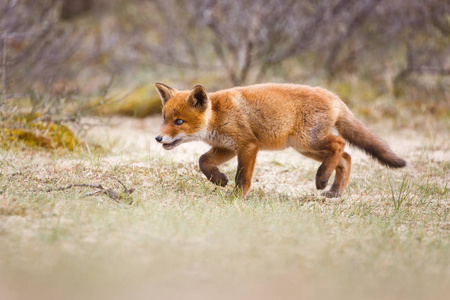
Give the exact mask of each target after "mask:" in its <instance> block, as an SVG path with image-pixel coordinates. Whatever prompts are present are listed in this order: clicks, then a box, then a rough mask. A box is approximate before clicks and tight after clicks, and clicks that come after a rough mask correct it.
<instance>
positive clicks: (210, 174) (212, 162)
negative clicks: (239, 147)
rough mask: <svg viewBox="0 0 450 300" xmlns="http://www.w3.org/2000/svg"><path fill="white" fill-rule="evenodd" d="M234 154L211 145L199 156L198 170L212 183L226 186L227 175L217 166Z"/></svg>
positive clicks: (234, 154)
mask: <svg viewBox="0 0 450 300" xmlns="http://www.w3.org/2000/svg"><path fill="white" fill-rule="evenodd" d="M234 156H236V153H235V152H234V151H231V150H228V149H223V148H216V147H212V148H211V149H210V150H209V151H208V152H206V153H205V154H203V155H202V156H200V159H199V166H200V170H201V171H202V173H203V174H205V176H206V178H208V180H209V181H211V182H212V183H214V184H216V185H219V186H226V185H227V184H228V177H227V175H225V174H223V173H222V172H220V171H219V169H218V168H217V166H219V165H221V164H223V163H225V162H227V161H229V160H230V159H232V158H233V157H234Z"/></svg>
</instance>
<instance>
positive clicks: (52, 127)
mask: <svg viewBox="0 0 450 300" xmlns="http://www.w3.org/2000/svg"><path fill="white" fill-rule="evenodd" d="M37 118H38V115H37V114H35V115H25V116H14V117H12V118H10V119H8V120H7V121H4V122H2V125H1V127H0V146H1V147H2V148H7V149H9V148H11V147H14V146H25V147H27V148H35V147H39V148H46V149H57V148H65V149H68V150H71V151H72V150H73V149H74V147H75V146H77V145H78V144H79V142H78V139H77V138H76V136H75V134H74V133H73V132H72V131H71V130H70V129H69V128H68V127H67V126H65V125H62V124H57V123H53V122H43V121H38V119H37Z"/></svg>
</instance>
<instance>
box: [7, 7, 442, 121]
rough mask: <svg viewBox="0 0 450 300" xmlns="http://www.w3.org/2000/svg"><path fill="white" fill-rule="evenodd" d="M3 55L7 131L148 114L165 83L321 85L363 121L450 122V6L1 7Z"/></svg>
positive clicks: (214, 86)
mask: <svg viewBox="0 0 450 300" xmlns="http://www.w3.org/2000/svg"><path fill="white" fill-rule="evenodd" d="M0 53H1V55H0V74H1V77H0V90H1V95H0V97H1V98H0V99H1V102H0V105H1V108H2V112H1V113H2V115H1V117H2V118H3V119H2V120H3V121H4V120H5V115H7V112H9V113H10V112H11V111H12V112H13V113H16V112H20V111H21V109H24V108H29V107H30V104H31V106H32V107H33V109H34V110H40V111H41V112H40V113H43V114H46V113H52V114H54V113H61V112H64V114H65V115H64V117H63V118H61V117H60V120H66V121H67V120H74V119H76V118H77V117H79V116H80V115H82V114H85V113H92V112H95V113H99V114H111V113H115V112H121V113H125V114H130V115H134V116H138V117H142V116H146V115H148V114H151V113H154V112H158V111H159V109H160V104H159V99H158V97H157V95H156V93H155V91H154V90H153V83H154V82H155V81H161V82H165V83H167V84H171V85H174V86H175V87H177V88H179V89H187V88H191V87H192V86H194V85H196V84H202V85H204V86H205V87H206V88H207V90H210V91H213V90H216V89H223V88H228V87H232V86H234V85H244V84H251V83H261V82H292V83H301V84H309V85H321V86H324V87H326V88H328V89H330V90H332V91H334V92H335V93H337V94H338V95H339V96H341V97H342V98H343V100H344V101H346V102H347V103H348V104H349V106H350V107H351V108H352V109H353V110H356V112H357V114H360V115H361V114H362V117H363V118H368V119H371V118H373V119H375V120H379V119H381V118H385V117H386V116H388V117H392V118H393V119H394V120H397V119H398V120H403V121H405V122H408V121H409V120H410V117H411V114H412V115H416V116H417V115H423V114H429V115H432V116H433V117H436V118H440V119H443V118H444V119H448V117H449V108H450V88H449V87H450V76H449V75H450V1H448V0H304V1H297V0H241V1H228V0H189V1H188V0H0ZM40 119H41V118H40ZM40 121H42V120H40ZM416 126H420V121H419V122H418V124H417V125H416Z"/></svg>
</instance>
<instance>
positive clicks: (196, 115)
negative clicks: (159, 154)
mask: <svg viewBox="0 0 450 300" xmlns="http://www.w3.org/2000/svg"><path fill="white" fill-rule="evenodd" d="M155 87H156V90H157V91H158V93H159V96H160V97H161V101H162V104H163V109H162V114H163V118H164V122H163V124H162V125H161V128H160V130H159V134H158V136H157V137H156V138H155V139H156V141H157V142H158V143H161V144H162V145H163V148H164V149H166V150H171V149H173V148H175V147H176V146H178V145H180V144H182V143H186V142H190V141H195V140H202V139H204V138H205V137H206V132H207V127H208V121H209V119H210V116H211V102H210V100H209V98H208V94H207V93H206V91H205V89H204V88H203V87H202V86H201V85H197V86H195V87H194V88H193V89H192V90H191V91H178V90H176V89H174V88H171V87H169V86H167V85H165V84H162V83H155Z"/></svg>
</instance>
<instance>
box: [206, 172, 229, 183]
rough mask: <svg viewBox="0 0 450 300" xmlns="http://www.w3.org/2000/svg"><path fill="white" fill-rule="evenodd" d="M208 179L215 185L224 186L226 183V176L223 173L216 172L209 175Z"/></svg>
mask: <svg viewBox="0 0 450 300" xmlns="http://www.w3.org/2000/svg"><path fill="white" fill-rule="evenodd" d="M209 181H211V182H212V183H214V184H215V185H219V186H226V185H227V184H228V177H227V175H225V174H223V173H220V172H217V173H214V174H212V175H211V178H210V179H209Z"/></svg>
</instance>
